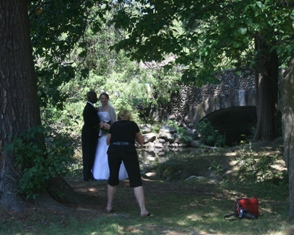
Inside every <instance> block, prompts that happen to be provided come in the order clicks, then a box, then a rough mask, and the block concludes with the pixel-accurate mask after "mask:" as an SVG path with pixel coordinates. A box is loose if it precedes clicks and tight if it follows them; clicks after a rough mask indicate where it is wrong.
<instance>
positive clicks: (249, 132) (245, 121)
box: [199, 106, 257, 146]
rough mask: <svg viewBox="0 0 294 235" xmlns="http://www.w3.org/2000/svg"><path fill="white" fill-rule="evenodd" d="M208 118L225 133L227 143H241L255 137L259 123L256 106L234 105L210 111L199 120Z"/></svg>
mask: <svg viewBox="0 0 294 235" xmlns="http://www.w3.org/2000/svg"><path fill="white" fill-rule="evenodd" d="M204 120H207V121H209V122H210V123H211V125H212V127H213V128H214V129H215V130H217V131H218V132H219V133H220V134H222V135H225V138H226V145H228V146H233V145H238V144H240V142H241V141H243V140H248V139H249V140H250V139H252V138H253V134H254V128H255V127H256V123H257V114H256V106H233V107H229V108H224V109H219V110H216V111H214V112H211V113H209V114H208V115H206V116H205V117H203V118H202V119H201V120H199V122H201V121H204Z"/></svg>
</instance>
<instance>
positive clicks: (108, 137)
mask: <svg viewBox="0 0 294 235" xmlns="http://www.w3.org/2000/svg"><path fill="white" fill-rule="evenodd" d="M110 139H111V134H109V133H108V135H107V138H106V144H107V145H110Z"/></svg>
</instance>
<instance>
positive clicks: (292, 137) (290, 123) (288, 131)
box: [281, 59, 294, 218]
mask: <svg viewBox="0 0 294 235" xmlns="http://www.w3.org/2000/svg"><path fill="white" fill-rule="evenodd" d="M293 84H294V59H293V60H292V62H291V64H290V67H289V69H288V70H287V72H285V73H284V75H283V78H282V82H281V91H282V92H281V112H282V132H283V142H284V157H285V162H286V164H287V168H288V173H289V201H290V209H289V216H290V217H291V218H294V96H293V94H294V86H293Z"/></svg>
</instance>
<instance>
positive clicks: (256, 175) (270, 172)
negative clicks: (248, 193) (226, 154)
mask: <svg viewBox="0 0 294 235" xmlns="http://www.w3.org/2000/svg"><path fill="white" fill-rule="evenodd" d="M279 159H280V158H279V156H278V155H274V156H273V155H271V156H268V155H267V154H266V153H258V154H256V153H255V152H254V151H253V150H252V148H251V144H249V147H248V148H244V149H243V150H242V151H241V152H240V153H239V154H238V157H237V165H236V167H238V168H239V171H238V178H239V180H240V181H251V182H264V181H271V182H273V183H277V182H279V183H280V182H282V181H284V182H288V173H287V171H286V169H285V170H283V171H282V170H281V169H275V168H274V165H275V164H276V163H277V161H278V160H279Z"/></svg>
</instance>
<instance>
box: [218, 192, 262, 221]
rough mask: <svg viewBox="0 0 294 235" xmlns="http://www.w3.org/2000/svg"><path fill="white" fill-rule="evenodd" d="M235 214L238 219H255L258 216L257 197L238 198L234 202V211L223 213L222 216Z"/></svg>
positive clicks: (226, 216)
mask: <svg viewBox="0 0 294 235" xmlns="http://www.w3.org/2000/svg"><path fill="white" fill-rule="evenodd" d="M233 215H235V216H237V217H238V218H239V219H243V218H247V219H257V218H258V216H259V211H258V198H256V197H252V198H238V199H236V203H235V212H234V213H232V214H228V215H225V217H224V218H228V217H231V216H233Z"/></svg>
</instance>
